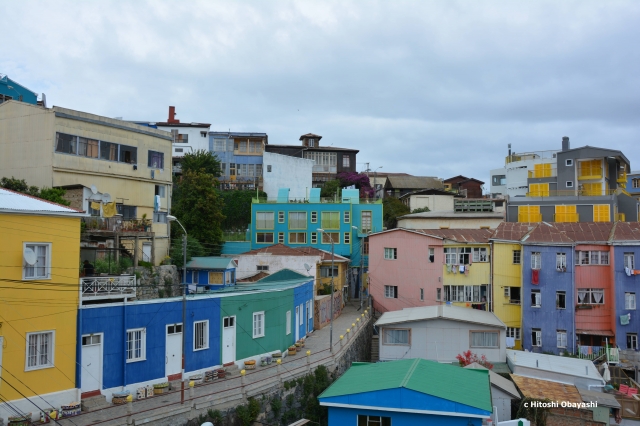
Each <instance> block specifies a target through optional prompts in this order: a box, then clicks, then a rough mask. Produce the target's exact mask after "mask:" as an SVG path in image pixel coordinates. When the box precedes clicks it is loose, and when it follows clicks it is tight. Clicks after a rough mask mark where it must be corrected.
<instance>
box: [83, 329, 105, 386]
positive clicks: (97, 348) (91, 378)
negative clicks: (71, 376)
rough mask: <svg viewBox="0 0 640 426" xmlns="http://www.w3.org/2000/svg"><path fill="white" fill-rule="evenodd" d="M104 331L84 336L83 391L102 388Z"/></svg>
mask: <svg viewBox="0 0 640 426" xmlns="http://www.w3.org/2000/svg"><path fill="white" fill-rule="evenodd" d="M102 336H103V334H102V333H99V334H88V335H85V336H82V372H81V376H80V380H81V382H82V383H81V391H82V392H83V393H85V392H91V391H99V390H102Z"/></svg>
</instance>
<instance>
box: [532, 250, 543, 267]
mask: <svg viewBox="0 0 640 426" xmlns="http://www.w3.org/2000/svg"><path fill="white" fill-rule="evenodd" d="M531 269H542V254H541V253H540V252H539V251H534V252H531Z"/></svg>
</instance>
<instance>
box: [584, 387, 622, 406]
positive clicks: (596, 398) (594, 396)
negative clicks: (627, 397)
mask: <svg viewBox="0 0 640 426" xmlns="http://www.w3.org/2000/svg"><path fill="white" fill-rule="evenodd" d="M578 392H579V393H580V396H581V397H582V401H584V402H597V403H598V407H609V408H621V406H620V403H619V402H618V400H616V397H615V396H613V395H611V394H609V393H604V392H598V391H592V390H587V389H578Z"/></svg>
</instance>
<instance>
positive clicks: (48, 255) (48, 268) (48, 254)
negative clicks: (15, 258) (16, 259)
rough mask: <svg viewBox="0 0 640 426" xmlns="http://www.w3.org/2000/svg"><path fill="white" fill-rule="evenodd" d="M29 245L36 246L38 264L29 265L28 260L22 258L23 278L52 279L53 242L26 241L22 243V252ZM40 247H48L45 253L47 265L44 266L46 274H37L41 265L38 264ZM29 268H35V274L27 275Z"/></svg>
mask: <svg viewBox="0 0 640 426" xmlns="http://www.w3.org/2000/svg"><path fill="white" fill-rule="evenodd" d="M27 246H34V247H35V250H34V252H35V253H36V264H35V265H33V266H31V265H28V264H27V262H25V261H24V259H22V279H23V280H50V279H51V246H52V244H51V243H44V242H25V243H23V244H22V252H23V253H24V250H25V249H26V248H27ZM38 247H46V251H47V252H46V253H45V266H44V275H36V273H37V271H38V268H39V266H37V265H38V261H39V260H38V250H37V248H38ZM27 268H33V274H34V275H33V276H27Z"/></svg>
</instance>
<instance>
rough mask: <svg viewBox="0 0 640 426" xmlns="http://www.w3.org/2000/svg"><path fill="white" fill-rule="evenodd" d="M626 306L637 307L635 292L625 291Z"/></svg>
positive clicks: (629, 307) (628, 307)
mask: <svg viewBox="0 0 640 426" xmlns="http://www.w3.org/2000/svg"><path fill="white" fill-rule="evenodd" d="M624 308H625V309H635V308H636V294H635V293H625V294H624Z"/></svg>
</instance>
